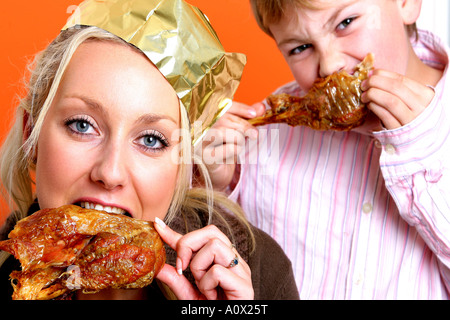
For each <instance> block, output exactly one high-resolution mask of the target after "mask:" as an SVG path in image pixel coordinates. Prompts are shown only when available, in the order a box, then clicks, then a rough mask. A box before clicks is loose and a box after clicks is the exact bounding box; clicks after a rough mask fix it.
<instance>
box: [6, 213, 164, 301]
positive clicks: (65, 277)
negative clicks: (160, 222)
mask: <svg viewBox="0 0 450 320" xmlns="http://www.w3.org/2000/svg"><path fill="white" fill-rule="evenodd" d="M0 249H1V250H5V251H8V252H10V253H12V254H13V255H14V256H15V257H16V259H18V260H19V261H20V263H21V265H22V271H14V272H12V273H11V275H10V277H11V279H12V285H13V287H14V294H13V299H25V300H34V299H54V298H57V297H59V296H61V295H65V294H68V293H70V292H71V291H72V290H76V289H81V290H83V292H85V293H95V292H98V291H99V290H102V289H106V288H115V289H123V288H142V287H144V286H146V285H149V284H150V283H151V282H152V280H153V278H154V276H156V274H157V273H158V272H159V271H160V270H161V269H162V267H163V265H164V263H165V258H166V254H165V251H164V246H163V242H162V240H161V238H160V237H159V235H158V233H157V232H156V231H155V229H154V228H153V224H152V223H151V222H148V221H142V220H137V219H133V218H130V217H126V216H123V215H118V214H110V213H107V212H103V211H96V210H90V209H83V208H80V207H78V206H74V205H67V206H62V207H60V208H56V209H43V210H40V211H38V212H36V213H34V214H33V215H31V216H29V217H27V218H25V219H22V220H21V221H19V222H18V223H17V224H16V226H15V228H14V230H12V231H11V232H10V234H9V240H5V241H1V242H0Z"/></svg>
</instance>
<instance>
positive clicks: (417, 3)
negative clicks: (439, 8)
mask: <svg viewBox="0 0 450 320" xmlns="http://www.w3.org/2000/svg"><path fill="white" fill-rule="evenodd" d="M397 3H398V5H399V9H400V14H401V16H402V18H403V23H404V24H405V25H409V24H413V23H415V22H416V21H417V19H418V18H419V15H420V9H421V8H422V0H397Z"/></svg>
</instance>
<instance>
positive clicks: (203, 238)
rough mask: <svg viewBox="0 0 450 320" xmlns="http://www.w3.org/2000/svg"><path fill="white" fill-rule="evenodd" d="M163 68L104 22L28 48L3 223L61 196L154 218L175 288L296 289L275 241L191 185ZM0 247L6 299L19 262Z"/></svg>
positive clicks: (282, 295)
mask: <svg viewBox="0 0 450 320" xmlns="http://www.w3.org/2000/svg"><path fill="white" fill-rule="evenodd" d="M88 2H89V1H88ZM110 2H113V3H115V2H117V1H110ZM118 2H123V3H125V4H129V3H131V4H132V3H133V1H124V0H119V1H118ZM137 2H139V1H137ZM151 2H152V1H146V2H145V3H146V5H147V6H152V4H151ZM166 2H172V3H175V4H177V5H184V3H183V2H182V1H179V0H178V1H171V0H169V1H166ZM149 9H150V10H151V9H153V8H149ZM111 10H112V9H111ZM166 18H167V17H166ZM168 19H175V18H174V17H169V18H168ZM193 23H194V22H193ZM178 28H179V27H178ZM200 49H201V48H200ZM175 59H176V57H175ZM162 72H163V71H161V70H159V69H158V68H157V67H156V66H155V64H153V63H152V61H150V60H149V58H148V55H146V54H144V53H143V51H142V50H141V49H140V48H138V47H136V46H135V45H131V44H130V43H128V42H127V41H124V40H123V39H122V38H119V37H118V36H116V35H114V34H112V33H111V32H108V31H105V30H104V29H101V28H98V27H96V26H80V25H76V26H74V27H72V28H68V29H67V30H64V31H62V32H61V34H60V35H59V36H58V37H57V38H56V39H55V40H54V41H53V42H52V43H51V44H50V45H49V46H48V47H47V49H46V50H44V51H43V52H42V53H41V54H40V55H39V56H38V57H37V59H36V62H35V66H34V70H33V72H32V74H31V77H30V80H29V88H28V90H29V91H28V95H27V96H26V97H25V98H24V99H23V100H22V101H21V103H20V105H19V106H18V109H17V114H16V117H17V119H16V123H15V125H14V126H13V128H12V129H11V132H10V134H9V136H8V138H7V140H6V142H5V143H4V145H3V148H2V154H1V173H2V176H1V177H2V184H3V188H4V189H5V190H6V191H7V194H8V197H9V199H10V200H11V202H12V203H13V208H14V209H15V211H16V214H15V215H11V217H10V219H8V220H9V222H11V221H15V220H17V219H14V218H22V217H24V216H26V215H29V214H32V213H33V212H35V211H37V210H39V209H42V208H54V207H59V206H61V205H65V204H77V205H80V206H84V207H90V208H96V209H101V210H106V211H110V212H116V213H121V214H127V215H130V216H132V217H133V218H137V219H143V220H149V221H155V222H156V223H155V225H156V228H157V231H158V232H159V233H160V235H161V237H162V239H163V240H164V241H165V242H166V244H167V252H168V258H167V264H166V265H165V266H164V268H163V269H162V271H161V272H160V273H159V274H158V276H157V282H162V283H165V284H166V288H167V287H168V288H169V289H170V290H168V291H170V292H171V293H173V294H174V296H175V297H176V298H178V299H253V298H256V299H296V298H298V294H297V291H296V287H295V283H294V281H293V275H292V269H291V265H290V261H289V260H288V259H287V258H286V256H285V255H284V253H283V252H282V250H281V249H280V247H279V246H278V245H277V244H276V243H275V242H274V241H273V240H272V239H271V238H270V237H269V236H267V235H266V234H264V233H263V232H261V231H259V230H257V229H256V228H254V227H252V226H250V225H249V224H248V223H247V222H246V220H245V217H244V214H243V212H242V210H241V209H240V208H239V207H238V206H237V205H235V204H234V203H232V202H230V201H229V200H227V199H226V197H223V196H220V195H217V194H213V193H212V191H211V190H210V189H209V190H208V189H194V188H192V187H190V186H191V185H192V184H193V183H192V181H191V177H192V164H193V162H194V159H193V152H192V140H191V136H190V130H189V126H190V123H189V122H190V121H192V120H191V119H190V118H189V116H188V112H187V110H186V107H185V104H184V103H182V102H180V99H179V96H177V92H176V89H177V87H176V85H174V84H173V83H172V85H171V83H169V81H167V79H166V77H165V76H163V74H162ZM174 89H175V90H174ZM217 89H218V90H221V88H220V86H219V85H218V87H217ZM193 107H195V105H191V108H193ZM179 157H181V159H180V158H179ZM196 163H197V164H198V167H199V168H200V170H201V171H203V172H204V176H203V177H204V180H205V181H206V184H207V185H208V183H207V182H208V181H209V177H208V175H207V173H206V170H203V166H202V164H201V163H199V162H198V161H197V162H196ZM32 177H33V178H32ZM16 216H17V217H16ZM163 221H164V222H163ZM13 224H14V222H13V223H9V224H7V225H5V226H4V234H7V233H8V231H9V230H10V229H11V228H12V227H13ZM3 257H4V259H3V260H6V261H5V262H4V263H3V265H2V267H1V269H0V292H1V293H0V295H2V296H3V297H4V298H10V297H11V290H12V289H11V285H10V283H9V280H8V276H9V274H10V272H11V271H12V270H13V269H14V268H18V267H19V265H18V263H17V261H15V260H14V258H13V257H8V258H7V259H5V258H6V255H4V256H3ZM236 258H237V260H236ZM233 262H234V263H233ZM236 262H237V263H236ZM154 283H155V282H154ZM164 291H166V290H164ZM163 293H164V294H166V297H167V292H162V291H161V289H159V287H158V286H156V285H153V284H152V285H151V286H149V287H147V288H143V289H136V290H112V289H111V290H103V291H100V292H99V293H97V294H94V295H84V294H82V293H80V292H76V293H75V295H74V298H77V299H150V298H152V299H155V298H157V297H162V296H163Z"/></svg>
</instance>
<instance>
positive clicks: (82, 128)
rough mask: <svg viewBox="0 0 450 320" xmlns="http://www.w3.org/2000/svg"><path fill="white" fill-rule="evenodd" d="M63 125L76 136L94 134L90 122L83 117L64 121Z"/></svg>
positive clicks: (93, 128)
mask: <svg viewBox="0 0 450 320" xmlns="http://www.w3.org/2000/svg"><path fill="white" fill-rule="evenodd" d="M65 125H66V126H67V128H68V129H70V131H71V132H73V133H76V134H83V135H86V134H95V132H96V131H95V127H94V125H93V124H92V123H91V122H90V120H87V119H84V117H82V118H81V117H75V118H71V119H68V120H66V121H65Z"/></svg>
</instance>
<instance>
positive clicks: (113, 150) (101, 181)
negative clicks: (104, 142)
mask: <svg viewBox="0 0 450 320" xmlns="http://www.w3.org/2000/svg"><path fill="white" fill-rule="evenodd" d="M96 160H97V161H96V163H95V164H94V166H93V168H92V171H91V180H92V181H93V182H94V183H96V184H98V185H100V186H101V187H103V188H105V189H107V190H114V189H116V188H120V187H123V186H124V185H125V184H126V181H127V178H128V175H127V173H126V169H125V168H126V159H125V155H124V153H123V152H122V151H121V149H120V147H119V146H118V145H109V146H108V147H107V148H104V149H102V151H101V152H100V154H99V156H98V157H97V159H96Z"/></svg>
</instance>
